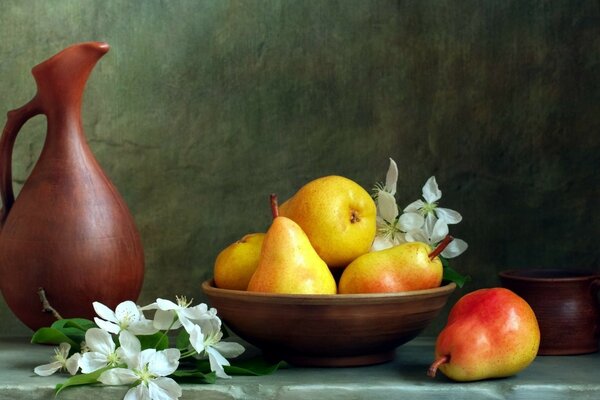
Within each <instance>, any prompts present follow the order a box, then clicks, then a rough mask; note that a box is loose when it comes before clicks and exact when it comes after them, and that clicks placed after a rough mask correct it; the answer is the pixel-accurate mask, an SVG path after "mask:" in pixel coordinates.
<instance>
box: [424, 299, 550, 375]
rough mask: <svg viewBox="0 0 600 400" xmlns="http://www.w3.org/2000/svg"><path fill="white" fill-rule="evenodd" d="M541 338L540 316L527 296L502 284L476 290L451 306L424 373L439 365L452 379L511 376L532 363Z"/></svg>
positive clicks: (433, 371) (432, 372) (432, 373)
mask: <svg viewBox="0 0 600 400" xmlns="http://www.w3.org/2000/svg"><path fill="white" fill-rule="evenodd" d="M539 344H540V329H539V326H538V322H537V319H536V317H535V314H534V312H533V310H532V309H531V307H530V306H529V304H527V302H526V301H525V300H523V299H522V298H521V297H519V296H518V295H516V294H515V293H513V292H512V291H510V290H508V289H504V288H492V289H480V290H476V291H474V292H471V293H469V294H467V295H465V296H463V297H462V298H461V299H459V300H458V302H457V303H456V304H455V305H454V307H453V308H452V309H451V310H450V314H449V316H448V323H447V325H446V327H445V328H444V329H443V330H442V332H440V334H439V336H438V338H437V341H436V346H435V357H436V360H435V362H434V363H433V364H432V365H431V367H430V368H429V371H428V374H429V376H431V377H434V376H435V374H436V371H437V370H438V369H439V370H440V371H442V372H443V373H444V375H446V376H447V377H448V378H450V379H453V380H456V381H476V380H481V379H488V378H502V377H507V376H511V375H514V374H516V373H517V372H519V371H521V370H523V369H524V368H526V367H527V366H528V365H529V364H531V362H532V361H533V360H534V359H535V357H536V355H537V351H538V348H539Z"/></svg>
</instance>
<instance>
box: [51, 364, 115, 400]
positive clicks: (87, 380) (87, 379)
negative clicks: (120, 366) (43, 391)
mask: <svg viewBox="0 0 600 400" xmlns="http://www.w3.org/2000/svg"><path fill="white" fill-rule="evenodd" d="M109 369H111V367H104V368H101V369H99V370H97V371H94V372H90V373H89V374H79V375H73V376H72V377H70V378H69V379H67V380H66V381H64V382H63V383H59V384H57V385H56V387H55V390H56V394H57V395H58V394H59V393H60V392H61V391H62V390H64V389H66V388H68V387H71V386H81V385H91V384H93V383H97V382H98V378H99V377H100V375H102V373H103V372H104V371H106V370H109Z"/></svg>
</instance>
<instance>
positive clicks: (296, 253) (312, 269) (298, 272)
mask: <svg viewBox="0 0 600 400" xmlns="http://www.w3.org/2000/svg"><path fill="white" fill-rule="evenodd" d="M271 201H272V210H273V217H274V219H273V222H272V223H271V226H270V227H269V230H268V231H267V233H266V235H265V239H264V241H263V245H262V250H261V253H260V258H259V261H258V267H257V268H256V271H255V272H254V274H253V275H252V278H251V279H250V283H249V284H248V291H250V292H267V293H281V294H336V292H337V287H336V282H335V279H334V278H333V275H332V274H331V271H330V270H329V267H328V266H327V264H326V263H325V261H323V260H322V259H321V258H320V257H319V255H318V254H317V252H316V251H315V249H314V248H313V247H312V245H311V244H310V241H309V240H308V237H307V236H306V234H305V233H304V231H303V230H302V228H300V226H299V225H298V224H297V223H295V222H294V221H292V220H291V219H289V218H286V217H281V216H278V211H277V201H276V198H275V197H274V196H272V197H271Z"/></svg>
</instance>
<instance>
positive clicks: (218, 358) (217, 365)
mask: <svg viewBox="0 0 600 400" xmlns="http://www.w3.org/2000/svg"><path fill="white" fill-rule="evenodd" d="M206 352H207V353H208V362H209V364H210V369H211V371H214V372H215V374H217V376H218V377H219V378H231V377H230V376H229V375H227V374H226V373H225V370H224V369H223V365H229V361H227V359H226V358H225V357H223V356H222V355H221V354H220V353H219V352H218V351H217V350H215V349H213V348H212V347H208V348H207V349H206Z"/></svg>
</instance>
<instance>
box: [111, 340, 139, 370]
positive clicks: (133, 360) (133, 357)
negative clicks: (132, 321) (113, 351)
mask: <svg viewBox="0 0 600 400" xmlns="http://www.w3.org/2000/svg"><path fill="white" fill-rule="evenodd" d="M119 343H120V344H121V347H119V348H118V349H117V353H118V354H119V357H121V358H122V359H123V360H124V361H125V363H126V364H127V366H128V367H129V368H136V367H138V365H139V354H140V352H141V350H142V345H141V343H140V340H139V339H138V338H137V337H135V335H133V334H132V333H131V332H128V331H123V332H121V333H120V334H119Z"/></svg>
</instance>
